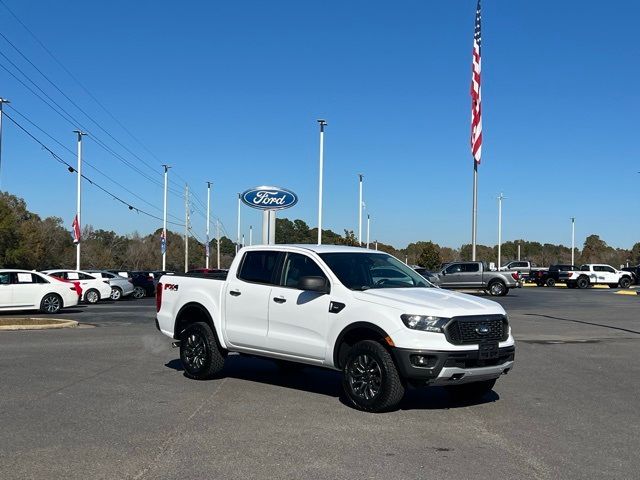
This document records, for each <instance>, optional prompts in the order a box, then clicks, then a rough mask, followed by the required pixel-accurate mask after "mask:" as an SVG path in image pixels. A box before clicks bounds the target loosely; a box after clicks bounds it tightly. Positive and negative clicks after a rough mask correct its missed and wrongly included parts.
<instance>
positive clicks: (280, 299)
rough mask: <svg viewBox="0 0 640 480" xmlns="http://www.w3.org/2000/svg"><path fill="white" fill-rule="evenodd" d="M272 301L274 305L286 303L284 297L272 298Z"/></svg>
mask: <svg viewBox="0 0 640 480" xmlns="http://www.w3.org/2000/svg"><path fill="white" fill-rule="evenodd" d="M273 301H274V302H276V303H284V302H286V301H287V299H286V298H284V297H273Z"/></svg>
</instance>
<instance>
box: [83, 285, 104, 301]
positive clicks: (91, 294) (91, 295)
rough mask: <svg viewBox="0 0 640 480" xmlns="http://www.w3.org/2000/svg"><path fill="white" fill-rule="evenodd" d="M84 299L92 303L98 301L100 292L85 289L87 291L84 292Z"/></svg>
mask: <svg viewBox="0 0 640 480" xmlns="http://www.w3.org/2000/svg"><path fill="white" fill-rule="evenodd" d="M84 301H85V302H87V303H89V304H91V305H93V304H95V303H98V302H99V301H100V293H98V291H97V290H95V289H93V288H92V289H90V290H87V293H85V294H84Z"/></svg>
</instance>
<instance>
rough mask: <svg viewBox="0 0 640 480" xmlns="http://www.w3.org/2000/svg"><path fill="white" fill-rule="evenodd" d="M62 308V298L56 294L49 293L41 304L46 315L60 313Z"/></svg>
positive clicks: (41, 309)
mask: <svg viewBox="0 0 640 480" xmlns="http://www.w3.org/2000/svg"><path fill="white" fill-rule="evenodd" d="M61 308H62V298H60V296H59V295H57V294H55V293H48V294H46V295H45V296H44V297H43V298H42V301H41V302H40V311H42V312H44V313H58V312H59V311H60V309H61Z"/></svg>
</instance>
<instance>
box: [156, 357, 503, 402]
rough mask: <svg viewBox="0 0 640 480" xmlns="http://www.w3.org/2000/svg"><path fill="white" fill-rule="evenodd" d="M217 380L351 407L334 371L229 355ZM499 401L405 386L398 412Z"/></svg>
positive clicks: (174, 363) (176, 363)
mask: <svg viewBox="0 0 640 480" xmlns="http://www.w3.org/2000/svg"><path fill="white" fill-rule="evenodd" d="M165 366H166V367H168V368H171V369H173V370H176V371H178V372H183V371H184V369H183V367H182V362H181V361H180V359H179V358H176V359H174V360H171V361H169V362H167V363H166V364H165ZM219 377H220V378H225V377H226V378H235V379H238V380H246V381H251V382H256V383H263V384H267V385H273V386H278V387H282V388H289V389H294V390H300V391H303V392H310V393H316V394H320V395H326V396H329V397H334V398H338V399H339V400H340V402H341V403H342V404H344V405H346V406H349V407H351V403H350V402H349V400H348V399H347V398H346V397H345V395H344V393H343V391H342V374H341V373H340V372H337V371H335V370H329V369H326V368H321V367H314V366H307V365H298V364H290V363H286V364H285V366H284V368H283V366H280V365H279V364H278V363H277V362H275V361H272V360H268V359H263V358H257V357H250V356H246V355H229V356H228V357H227V359H226V361H225V366H224V369H223V370H222V372H221V373H220V376H219ZM499 399H500V395H498V394H497V393H496V392H495V391H491V392H489V393H488V394H486V395H485V396H484V397H482V398H476V399H473V400H464V399H458V398H455V397H453V396H451V395H450V394H449V392H448V391H447V390H446V389H445V388H443V387H426V388H412V387H407V390H406V393H405V396H404V399H403V400H402V402H401V403H400V406H399V408H398V409H399V410H446V409H451V408H463V407H470V406H475V405H482V404H485V403H492V402H495V401H497V400H499Z"/></svg>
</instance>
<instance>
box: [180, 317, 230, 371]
mask: <svg viewBox="0 0 640 480" xmlns="http://www.w3.org/2000/svg"><path fill="white" fill-rule="evenodd" d="M180 360H181V361H182V366H183V367H184V373H185V375H186V376H187V377H189V378H193V379H194V380H206V379H208V378H211V377H213V376H214V375H216V374H218V373H220V371H221V370H222V368H223V367H224V355H223V354H222V351H221V348H220V346H219V345H218V341H217V340H216V337H215V335H214V333H213V330H211V327H210V326H209V325H208V324H206V323H204V322H197V323H192V324H191V325H189V326H188V327H187V328H186V329H185V330H184V331H183V332H182V333H181V334H180Z"/></svg>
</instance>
